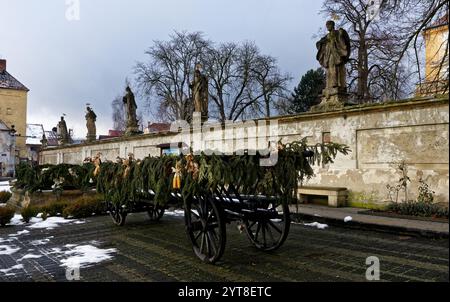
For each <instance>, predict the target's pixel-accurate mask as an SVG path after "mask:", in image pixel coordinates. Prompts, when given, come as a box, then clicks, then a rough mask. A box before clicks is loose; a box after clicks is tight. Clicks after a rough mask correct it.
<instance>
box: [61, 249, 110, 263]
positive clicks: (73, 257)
mask: <svg viewBox="0 0 450 302" xmlns="http://www.w3.org/2000/svg"><path fill="white" fill-rule="evenodd" d="M116 252H117V250H116V249H99V248H97V247H95V246H93V245H81V246H76V247H74V248H73V249H71V250H69V251H66V252H64V255H66V256H69V258H67V259H63V260H61V266H64V267H69V268H72V267H80V268H81V267H87V266H90V265H92V264H95V263H100V262H103V261H106V260H110V259H112V258H113V256H112V255H111V254H113V253H116Z"/></svg>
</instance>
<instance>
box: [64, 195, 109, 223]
mask: <svg viewBox="0 0 450 302" xmlns="http://www.w3.org/2000/svg"><path fill="white" fill-rule="evenodd" d="M105 212H106V209H105V204H104V202H103V201H102V199H100V198H98V197H81V198H80V199H78V200H76V201H75V202H73V203H71V204H70V205H69V206H67V207H66V208H65V209H64V211H63V216H64V218H76V219H78V218H88V217H91V216H92V214H95V215H103V214H105Z"/></svg>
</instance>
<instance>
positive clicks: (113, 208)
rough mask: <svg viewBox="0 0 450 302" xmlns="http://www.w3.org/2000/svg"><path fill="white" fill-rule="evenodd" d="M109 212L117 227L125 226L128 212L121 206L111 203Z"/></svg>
mask: <svg viewBox="0 0 450 302" xmlns="http://www.w3.org/2000/svg"><path fill="white" fill-rule="evenodd" d="M108 211H109V215H110V216H111V218H112V220H113V222H114V224H115V225H117V226H124V225H125V220H126V218H127V212H126V211H125V210H124V209H123V208H122V207H121V206H119V205H114V204H112V203H109V205H108Z"/></svg>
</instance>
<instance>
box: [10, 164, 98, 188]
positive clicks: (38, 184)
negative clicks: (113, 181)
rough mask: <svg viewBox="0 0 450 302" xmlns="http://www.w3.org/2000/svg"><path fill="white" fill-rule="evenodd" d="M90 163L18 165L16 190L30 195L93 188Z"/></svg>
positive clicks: (92, 167) (93, 178) (94, 184)
mask: <svg viewBox="0 0 450 302" xmlns="http://www.w3.org/2000/svg"><path fill="white" fill-rule="evenodd" d="M94 170H95V166H94V164H92V163H86V164H83V165H69V164H60V165H41V166H38V165H33V164H31V163H26V162H23V163H20V164H19V165H17V167H16V174H17V182H16V184H15V186H14V187H15V188H16V189H23V190H26V191H29V192H30V193H33V192H36V191H41V190H53V191H57V190H82V191H86V190H88V189H89V188H95V186H96V183H95V180H96V179H95V177H93V171H94Z"/></svg>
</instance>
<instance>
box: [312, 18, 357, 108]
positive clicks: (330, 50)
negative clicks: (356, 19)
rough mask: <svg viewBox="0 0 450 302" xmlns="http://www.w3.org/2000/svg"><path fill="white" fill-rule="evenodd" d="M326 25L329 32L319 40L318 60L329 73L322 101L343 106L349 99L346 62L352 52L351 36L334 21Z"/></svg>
mask: <svg viewBox="0 0 450 302" xmlns="http://www.w3.org/2000/svg"><path fill="white" fill-rule="evenodd" d="M326 26H327V30H328V34H327V35H326V36H325V37H323V38H322V39H321V40H320V41H319V42H317V50H318V52H317V60H318V61H319V63H320V65H321V66H322V67H323V68H325V69H326V74H327V83H326V88H325V89H324V91H323V94H322V103H332V104H335V105H337V106H339V105H341V106H343V103H345V102H346V101H347V80H346V68H345V64H347V63H348V61H349V59H350V54H351V46H350V37H349V35H348V33H347V32H346V31H345V30H344V29H342V28H340V29H339V30H336V29H335V26H336V25H335V23H334V21H328V22H327V24H326ZM322 105H323V104H322Z"/></svg>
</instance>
